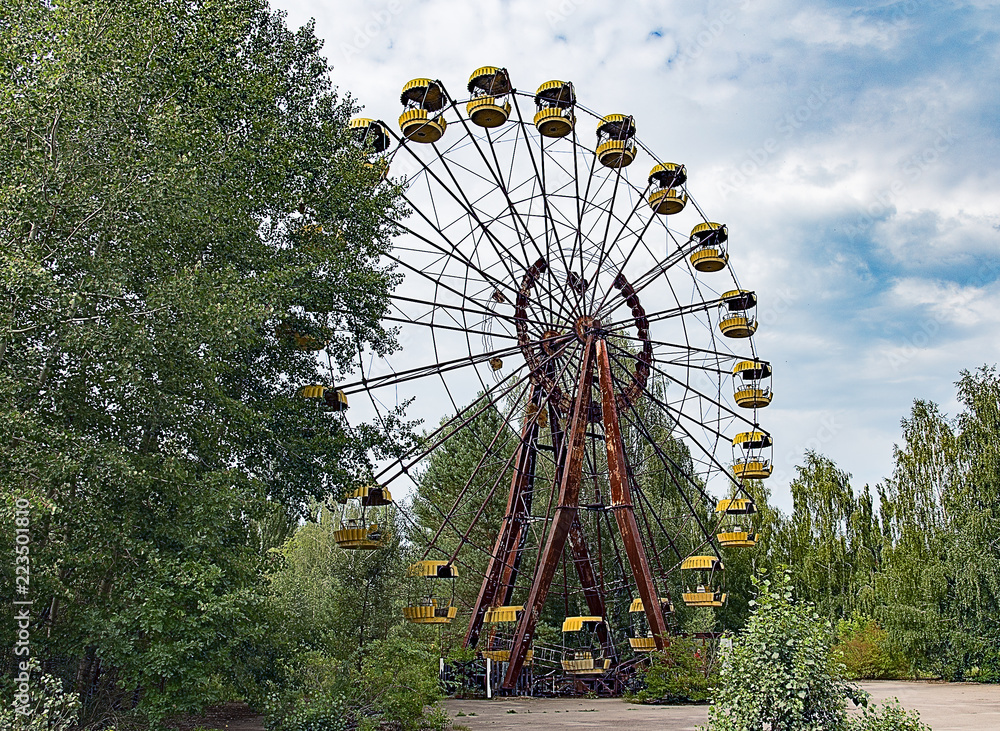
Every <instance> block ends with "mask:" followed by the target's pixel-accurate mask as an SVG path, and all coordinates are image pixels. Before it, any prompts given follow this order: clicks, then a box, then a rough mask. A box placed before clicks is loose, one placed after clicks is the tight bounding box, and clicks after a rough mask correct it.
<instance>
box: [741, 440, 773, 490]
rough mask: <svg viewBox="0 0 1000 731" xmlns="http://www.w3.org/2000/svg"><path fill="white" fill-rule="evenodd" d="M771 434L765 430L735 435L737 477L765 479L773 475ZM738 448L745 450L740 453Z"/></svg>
mask: <svg viewBox="0 0 1000 731" xmlns="http://www.w3.org/2000/svg"><path fill="white" fill-rule="evenodd" d="M773 446H774V445H773V442H772V441H771V436H770V435H769V434H766V433H764V432H760V431H752V432H742V433H740V434H737V435H736V436H735V437H733V451H734V453H736V460H735V464H734V465H733V474H734V475H735V476H736V477H737V478H743V479H748V480H763V479H766V478H768V477H770V476H771V469H772V468H771V460H770V454H771V451H772V449H773ZM737 448H739V449H742V450H743V454H742V455H740V454H739V453H738V452H736V450H737Z"/></svg>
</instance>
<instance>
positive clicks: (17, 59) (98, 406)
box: [0, 0, 406, 721]
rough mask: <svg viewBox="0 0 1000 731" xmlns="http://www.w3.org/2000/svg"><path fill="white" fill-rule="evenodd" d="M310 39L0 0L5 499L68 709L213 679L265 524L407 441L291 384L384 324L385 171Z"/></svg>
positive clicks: (221, 11) (252, 584) (217, 16)
mask: <svg viewBox="0 0 1000 731" xmlns="http://www.w3.org/2000/svg"><path fill="white" fill-rule="evenodd" d="M319 49H320V42H319V41H318V40H317V39H316V37H315V36H314V35H313V32H312V29H311V27H306V28H303V29H301V30H299V31H298V32H292V31H290V30H288V29H287V28H286V27H285V24H284V20H283V18H282V16H281V15H279V14H277V13H273V12H271V11H270V10H269V9H268V8H267V5H266V4H265V3H264V2H263V1H262V0H235V2H233V1H229V0H227V1H226V2H222V1H221V0H205V1H204V2H199V3H193V4H192V3H188V2H181V1H180V0H137V1H136V2H134V3H129V4H121V3H112V2H108V1H107V0H67V2H60V3H42V2H35V1H34V0H4V4H3V9H2V12H0V64H2V67H3V74H2V75H0V117H2V120H3V127H4V130H5V134H4V135H3V137H2V139H0V301H2V306H0V490H2V496H3V508H4V510H3V520H4V521H5V523H7V524H9V522H8V521H9V519H10V516H11V510H12V508H13V505H14V501H15V500H16V499H17V498H25V499H28V500H29V501H30V502H31V505H32V508H31V520H32V545H31V548H32V553H31V556H32V566H33V570H32V585H31V596H32V599H33V600H34V602H35V603H34V608H35V613H34V625H33V627H32V641H33V647H34V651H35V652H36V653H38V654H40V655H41V656H42V657H43V658H47V663H46V664H47V669H48V670H50V671H52V672H56V673H57V674H60V675H62V677H64V678H66V679H67V680H69V681H70V682H71V684H72V685H73V687H74V688H75V689H76V690H78V691H81V692H83V694H84V697H85V698H86V699H89V701H90V704H89V706H88V707H87V708H85V713H84V717H83V720H85V721H86V720H90V719H92V718H93V717H94V714H95V713H98V712H99V711H100V709H99V708H96V707H95V706H94V704H95V703H96V702H97V700H96V699H103V702H105V703H107V704H114V705H117V706H119V707H124V708H128V707H130V706H132V705H133V704H134V703H138V704H139V708H140V711H141V712H142V713H145V714H147V715H149V716H151V717H154V718H155V717H158V716H161V715H163V714H164V713H167V712H171V711H175V710H187V709H194V708H197V707H199V706H200V705H202V704H203V703H204V702H206V701H207V700H210V699H211V697H212V690H211V688H212V687H214V686H213V683H212V682H211V680H210V679H211V678H212V677H215V676H216V675H220V674H221V675H223V676H226V675H231V674H232V673H233V672H235V671H234V669H235V668H238V667H239V666H240V665H241V663H245V662H250V661H252V660H253V658H248V657H247V654H242V655H241V654H240V653H239V652H237V651H236V650H235V649H234V648H246V647H248V646H252V645H253V642H254V641H255V638H259V636H260V635H261V633H262V632H264V631H266V630H265V629H264V628H262V626H261V624H260V622H258V621H256V618H257V617H258V616H259V614H260V612H262V611H263V610H262V606H263V604H264V601H265V600H264V596H263V587H264V579H263V577H264V572H265V571H266V570H267V569H268V567H269V559H268V558H267V555H266V554H265V553H264V552H263V551H262V549H263V548H265V547H266V545H267V544H273V543H275V542H276V541H278V540H280V537H281V532H282V530H283V529H281V526H282V525H285V526H286V529H287V524H288V521H289V519H290V518H291V517H293V516H295V515H301V514H302V513H303V510H304V508H305V506H306V505H307V504H308V502H309V500H310V499H312V498H321V499H325V498H326V497H327V496H329V495H331V494H333V495H338V494H341V493H342V492H343V491H345V490H346V489H348V488H349V487H351V486H352V485H355V484H358V483H360V482H362V481H364V480H365V478H366V477H367V475H368V474H369V473H370V470H371V461H372V460H374V459H378V458H380V457H382V456H386V455H388V454H392V453H395V452H396V450H397V447H398V445H399V443H400V442H401V440H404V439H405V432H406V429H405V427H404V425H402V424H401V423H400V421H399V416H398V415H394V416H393V417H392V418H390V419H389V420H388V422H387V423H386V430H385V431H383V430H375V429H372V428H367V427H363V426H362V427H355V428H353V429H347V428H345V422H344V421H343V419H342V418H341V417H339V416H337V415H334V414H331V413H327V412H325V411H323V410H322V409H319V408H316V407H315V406H314V404H312V403H308V402H307V401H306V400H304V399H298V398H296V397H295V394H296V392H297V390H298V389H299V388H300V387H301V386H303V385H306V384H310V383H325V384H326V385H328V386H330V385H333V383H332V381H333V379H334V378H340V377H343V376H344V375H346V374H347V373H349V372H350V371H351V368H352V365H351V364H352V362H353V360H354V359H355V358H356V357H357V354H358V352H359V351H361V350H365V349H372V350H374V351H376V352H379V353H383V352H387V351H389V350H392V349H393V348H394V347H395V344H394V338H393V334H392V332H390V331H387V330H385V329H383V327H382V326H381V324H380V317H381V315H382V314H383V313H384V312H385V311H386V308H387V302H388V293H389V291H390V289H391V288H392V286H394V284H395V282H396V278H395V275H394V274H393V273H392V271H390V270H389V269H387V268H386V267H385V266H383V265H382V264H380V255H381V254H382V253H383V252H384V251H385V250H386V249H387V247H388V245H389V243H388V242H389V238H390V236H391V235H392V234H393V232H394V227H393V224H392V220H393V219H394V218H395V217H396V216H397V215H398V214H399V211H400V206H399V201H398V191H397V189H396V188H395V187H394V186H393V185H392V184H390V183H380V182H379V173H378V171H377V170H375V169H373V168H372V167H370V166H369V165H367V164H366V156H365V152H364V151H362V150H359V149H357V148H356V147H355V146H354V145H353V144H352V142H351V138H350V133H349V131H348V130H347V125H346V122H347V119H348V117H349V115H350V113H351V107H352V104H351V102H350V100H349V99H342V98H339V97H338V96H337V94H336V93H335V92H334V90H333V89H332V87H331V84H330V80H329V67H328V65H327V63H326V62H325V61H324V59H323V58H322V57H321V56H320V55H319ZM290 332H296V333H299V334H301V335H311V336H312V337H314V338H315V339H317V340H320V341H329V344H328V346H327V353H328V354H329V356H330V363H329V368H327V369H324V370H320V369H319V368H318V362H317V359H316V357H315V354H314V353H311V352H309V351H306V350H300V349H297V348H296V347H294V346H295V342H294V339H293V338H290V337H289V333H290ZM267 526H270V528H268V527H267ZM275 527H277V529H278V532H277V534H275V533H274V530H273V529H274V528H275ZM3 535H4V537H3V539H0V540H2V541H3V543H2V545H0V549H2V550H3V551H5V552H7V551H9V549H10V545H9V540H10V538H9V535H8V533H7V532H4V534H3ZM4 571H5V572H9V569H8V568H4ZM8 578H10V577H9V576H8V575H7V573H5V574H4V586H12V585H13V582H12V581H11V582H9V583H8V581H7V579H8ZM10 627H11V625H10V623H7V624H5V625H4V629H3V631H2V632H3V634H2V640H3V642H4V644H5V645H6V646H11V645H12V641H13V638H12V637H11V635H10V632H11V629H10ZM57 658H58V660H57ZM8 669H9V668H8ZM4 675H5V677H9V676H10V673H9V672H5V673H4Z"/></svg>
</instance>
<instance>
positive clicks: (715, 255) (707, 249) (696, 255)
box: [690, 222, 729, 272]
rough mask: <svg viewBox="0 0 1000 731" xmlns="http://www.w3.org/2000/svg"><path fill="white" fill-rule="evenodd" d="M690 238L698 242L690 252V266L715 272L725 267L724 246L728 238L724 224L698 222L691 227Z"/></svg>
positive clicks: (725, 252) (726, 259) (701, 270)
mask: <svg viewBox="0 0 1000 731" xmlns="http://www.w3.org/2000/svg"><path fill="white" fill-rule="evenodd" d="M691 238H692V239H693V240H694V241H697V242H698V246H697V248H695V250H694V251H692V252H691V256H690V260H691V266H693V267H694V268H695V269H696V270H698V271H699V272H717V271H719V270H720V269H724V268H725V266H726V264H727V263H728V262H729V253H728V252H727V251H726V246H725V244H726V241H728V240H729V229H727V228H726V224H724V223H711V222H710V223H699V224H698V225H697V226H695V227H694V228H693V229H691Z"/></svg>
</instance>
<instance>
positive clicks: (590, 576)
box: [569, 513, 616, 657]
mask: <svg viewBox="0 0 1000 731" xmlns="http://www.w3.org/2000/svg"><path fill="white" fill-rule="evenodd" d="M569 546H570V551H571V552H572V554H573V565H574V566H575V567H576V575H577V576H579V577H580V587H581V588H582V589H583V596H584V598H585V599H586V600H587V609H589V610H590V613H591V614H592V615H594V616H595V617H604V612H605V606H604V595H603V594H602V593H601V589H600V587H599V586H598V584H597V577H596V576H595V575H594V563H593V561H591V559H590V551H589V549H588V548H587V536H586V535H585V534H584V532H583V524H582V523H581V522H580V515H579V513H577V515H576V517H575V518H574V520H573V524H572V525H571V526H570V528H569ZM598 550H600V546H598ZM597 637H598V639H599V640H600V641H601V646H602V647H604V656H605V657H615V655H616V653H615V643H614V642H612V641H611V635H610V634H609V633H608V627H607V625H606V624H602V625H601V626H600V627H599V628H598V630H597Z"/></svg>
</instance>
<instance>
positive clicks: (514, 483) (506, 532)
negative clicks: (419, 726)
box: [464, 386, 544, 647]
mask: <svg viewBox="0 0 1000 731" xmlns="http://www.w3.org/2000/svg"><path fill="white" fill-rule="evenodd" d="M543 396H544V394H543V393H542V390H541V389H540V388H538V387H537V386H532V387H531V401H530V403H532V404H534V406H535V408H536V409H537V408H538V407H539V406H540V405H541V403H542V398H543ZM517 449H518V453H517V457H516V458H515V460H514V475H513V477H512V478H511V481H510V492H509V494H508V496H507V510H506V512H505V513H504V517H503V523H502V524H501V527H500V533H499V534H498V535H497V540H496V543H495V544H494V546H493V552H492V553H491V554H490V561H489V564H488V565H487V568H486V575H485V576H484V577H483V585H482V587H480V589H479V596H477V597H476V603H475V605H473V607H472V616H471V617H470V618H469V627H468V629H467V630H466V632H465V641H464V646H465V647H475V646H476V643H477V642H479V635H480V632H482V628H483V617H484V616H485V615H486V610H487V609H489V608H490V607H491V606H492V605H493V604H494V603H495V601H494V600H495V599H496V598H497V596H498V595H499V596H503V597H504V601H506V598H507V596H508V595H509V593H510V592H509V591H508V590H507V589H506V588H504V589H503V590H501V587H505V582H511V581H512V578H511V576H512V574H511V571H510V569H511V567H512V565H511V564H510V561H511V560H512V554H514V555H516V554H517V553H518V551H517V549H518V546H519V545H520V543H521V542H522V536H523V534H524V532H526V530H527V515H528V510H529V506H528V503H527V500H526V499H525V495H526V494H530V493H531V487H532V484H533V483H534V480H535V460H536V457H537V455H538V419H537V418H533V417H531V416H529V417H526V418H525V420H524V425H523V426H522V427H521V443H520V444H519V445H518V447H517Z"/></svg>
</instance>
